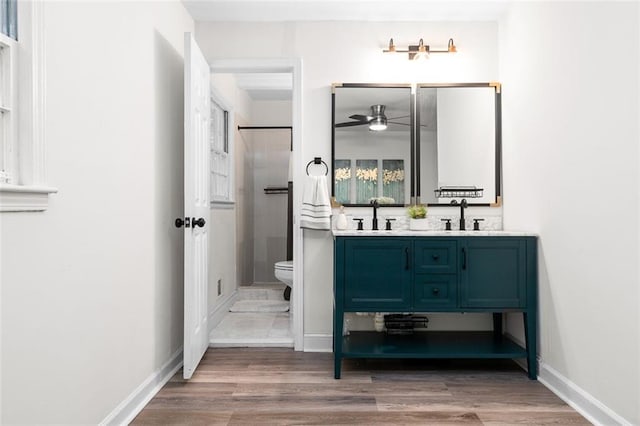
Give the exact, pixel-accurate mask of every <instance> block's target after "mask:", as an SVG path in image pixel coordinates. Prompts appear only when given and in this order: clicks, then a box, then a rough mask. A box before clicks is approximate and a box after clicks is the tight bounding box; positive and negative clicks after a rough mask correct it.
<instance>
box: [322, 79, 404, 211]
mask: <svg viewBox="0 0 640 426" xmlns="http://www.w3.org/2000/svg"><path fill="white" fill-rule="evenodd" d="M350 87H352V88H376V89H385V88H387V89H398V88H403V89H410V90H409V93H410V95H409V99H408V101H409V115H410V122H409V124H410V125H409V130H410V135H409V138H410V140H409V149H410V158H409V162H410V163H411V164H410V165H411V176H410V178H409V179H408V182H409V185H410V186H409V199H410V203H409V204H414V203H415V199H416V198H415V197H416V195H415V194H416V192H415V176H416V174H415V172H414V167H415V163H416V160H415V159H416V156H415V154H416V151H415V146H416V145H415V133H416V132H415V117H416V114H415V112H416V111H415V107H416V96H415V85H412V84H394V83H388V84H387V83H334V84H332V85H331V199H332V201H333V202H335V196H336V194H335V190H336V185H335V174H336V171H335V164H336V161H335V160H336V88H350ZM409 204H385V205H384V207H406V206H407V205H409ZM340 205H343V206H346V207H368V206H369V204H356V203H350V204H346V203H344V204H340Z"/></svg>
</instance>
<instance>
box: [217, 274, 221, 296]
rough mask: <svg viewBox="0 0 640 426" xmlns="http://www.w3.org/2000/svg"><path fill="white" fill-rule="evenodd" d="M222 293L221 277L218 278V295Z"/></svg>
mask: <svg viewBox="0 0 640 426" xmlns="http://www.w3.org/2000/svg"><path fill="white" fill-rule="evenodd" d="M221 294H222V278H220V279H218V296H220V295H221Z"/></svg>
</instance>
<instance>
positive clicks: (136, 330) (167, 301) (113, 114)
mask: <svg viewBox="0 0 640 426" xmlns="http://www.w3.org/2000/svg"><path fill="white" fill-rule="evenodd" d="M44 18H45V22H46V30H45V40H46V45H47V46H46V69H47V79H46V117H47V124H46V129H45V134H46V137H47V158H48V172H49V173H48V174H49V183H50V184H51V185H52V186H56V187H58V188H59V192H58V193H57V194H55V195H53V196H52V197H51V201H50V207H49V209H48V210H47V211H46V212H43V213H2V214H1V215H0V223H1V228H2V235H1V242H2V267H1V268H0V269H1V280H2V297H1V299H2V319H1V322H2V378H1V380H2V389H3V392H2V406H3V413H2V415H3V417H2V419H1V420H0V422H1V423H3V424H16V423H31V424H33V423H60V424H73V423H76V424H95V423H98V422H100V421H101V420H103V419H104V418H105V417H106V416H107V415H108V414H109V413H110V412H112V410H113V409H114V408H115V407H116V406H117V405H118V404H119V403H120V402H122V401H123V400H124V399H125V398H126V397H127V396H128V395H129V394H131V393H132V392H133V391H134V390H135V389H136V388H137V387H138V386H139V385H140V384H141V383H142V382H143V381H144V380H145V379H147V378H148V377H149V376H151V375H152V373H154V372H155V371H156V370H158V369H159V368H160V367H161V366H162V365H163V364H164V363H165V362H167V361H168V360H169V359H170V358H171V356H172V355H173V354H175V353H176V351H178V350H179V349H180V347H181V345H182V314H183V312H182V311H183V309H182V303H183V291H182V231H179V230H177V229H176V228H175V227H174V225H173V220H174V218H175V217H177V216H180V215H181V214H182V210H183V201H182V189H181V188H182V181H183V180H182V145H183V143H182V137H183V136H182V135H183V125H182V117H183V107H182V103H183V59H182V51H183V47H182V46H183V32H184V31H190V30H192V28H193V21H192V20H191V18H190V16H188V14H187V13H186V12H185V10H184V8H183V6H182V5H181V3H178V2H158V3H151V2H141V3H114V2H105V3H101V2H91V3H89V4H86V3H81V2H73V3H68V2H46V3H45V16H44Z"/></svg>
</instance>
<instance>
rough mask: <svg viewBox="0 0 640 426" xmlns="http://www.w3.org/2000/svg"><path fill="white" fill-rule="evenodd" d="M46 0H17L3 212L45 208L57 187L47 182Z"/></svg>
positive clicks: (0, 208) (0, 187)
mask: <svg viewBox="0 0 640 426" xmlns="http://www.w3.org/2000/svg"><path fill="white" fill-rule="evenodd" d="M44 6H45V5H44V1H43V0H32V1H29V2H25V1H21V2H18V11H17V14H18V17H17V18H18V19H17V20H18V28H19V29H20V34H19V35H18V39H19V41H18V42H17V44H16V46H15V49H14V50H15V57H16V60H15V62H14V64H15V66H16V67H17V70H18V72H17V73H16V78H15V80H14V81H13V86H12V89H13V90H14V96H15V97H16V99H17V103H16V104H15V105H14V106H13V107H12V114H13V120H15V121H14V124H15V127H14V139H13V149H14V150H15V151H14V155H13V158H14V159H16V161H15V164H12V165H11V167H12V170H11V173H12V174H13V175H14V178H13V182H12V183H0V212H22V211H43V210H46V209H47V208H48V205H49V194H52V193H56V192H57V191H58V190H57V189H56V188H54V187H51V186H48V185H47V178H46V167H45V166H46V161H45V160H46V159H45V144H46V138H45V126H44V125H45V81H46V73H45V62H44V61H45V55H44V52H45V34H44Z"/></svg>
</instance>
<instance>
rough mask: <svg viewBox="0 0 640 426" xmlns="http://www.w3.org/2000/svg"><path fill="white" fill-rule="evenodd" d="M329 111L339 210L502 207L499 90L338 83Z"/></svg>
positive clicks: (475, 85) (482, 86) (472, 85)
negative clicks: (415, 205)
mask: <svg viewBox="0 0 640 426" xmlns="http://www.w3.org/2000/svg"><path fill="white" fill-rule="evenodd" d="M332 109H333V114H332V123H331V124H332V126H331V127H332V159H333V161H332V176H333V185H332V196H333V197H334V198H335V201H336V202H337V203H339V204H342V205H345V206H364V205H369V203H370V200H371V199H372V198H376V199H378V201H379V202H380V204H387V205H391V206H405V205H408V204H413V203H414V202H415V203H422V204H428V205H429V206H450V205H451V204H452V203H459V202H460V201H461V200H462V199H465V200H466V202H467V204H468V205H471V206H474V205H475V206H500V205H501V188H502V180H501V179H502V177H501V161H502V156H501V152H502V131H501V98H500V84H499V83H441V84H417V85H410V84H404V85H403V84H346V83H342V84H334V85H333V90H332Z"/></svg>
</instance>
